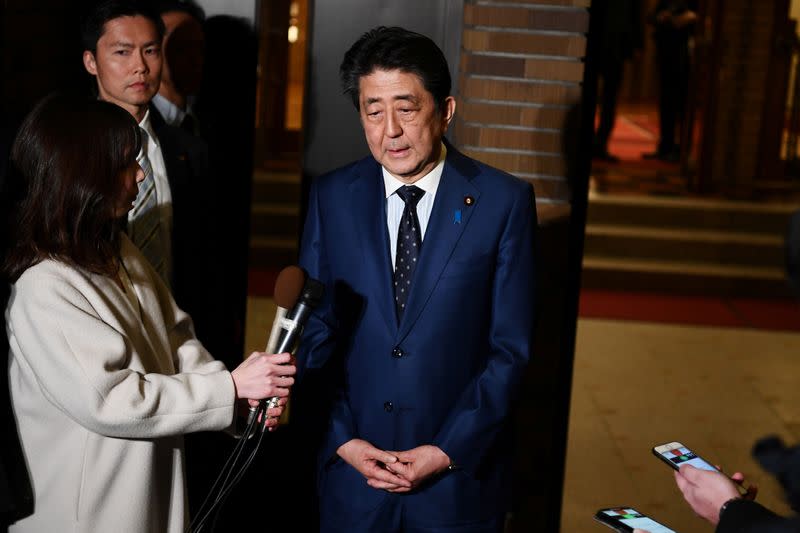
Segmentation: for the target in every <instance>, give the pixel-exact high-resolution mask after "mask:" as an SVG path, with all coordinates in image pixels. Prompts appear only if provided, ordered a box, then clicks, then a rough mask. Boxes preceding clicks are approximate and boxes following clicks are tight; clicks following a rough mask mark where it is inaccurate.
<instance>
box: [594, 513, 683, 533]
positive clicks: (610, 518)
mask: <svg viewBox="0 0 800 533" xmlns="http://www.w3.org/2000/svg"><path fill="white" fill-rule="evenodd" d="M594 519H595V520H597V521H598V522H600V523H601V524H604V525H606V526H608V527H610V528H611V529H613V530H614V531H619V532H630V531H633V530H634V529H636V528H639V529H644V530H646V531H649V532H650V533H676V532H675V530H673V529H670V528H668V527H667V526H665V525H664V524H660V523H658V522H656V521H655V520H653V519H652V518H650V517H649V516H646V515H644V514H642V513H640V512H639V511H637V510H636V509H633V508H632V507H610V508H608V509H600V510H599V511H597V513H595V515H594Z"/></svg>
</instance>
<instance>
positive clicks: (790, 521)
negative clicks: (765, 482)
mask: <svg viewBox="0 0 800 533" xmlns="http://www.w3.org/2000/svg"><path fill="white" fill-rule="evenodd" d="M716 531H717V533H792V532H793V533H797V532H798V531H800V519H798V518H797V517H795V518H784V517H782V516H778V515H776V514H775V513H773V512H772V511H770V510H769V509H767V508H766V507H764V506H763V505H761V504H760V503H756V502H753V501H746V500H737V501H735V502H731V503H729V504H728V507H727V508H726V509H725V512H724V513H722V518H721V519H720V521H719V524H718V525H717V529H716Z"/></svg>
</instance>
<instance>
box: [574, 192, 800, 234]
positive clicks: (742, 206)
mask: <svg viewBox="0 0 800 533" xmlns="http://www.w3.org/2000/svg"><path fill="white" fill-rule="evenodd" d="M797 209H800V205H799V204H796V203H785V204H761V203H755V202H744V201H733V200H722V199H704V198H703V199H701V198H663V197H650V196H628V195H619V194H605V193H597V192H591V193H590V194H589V209H588V213H587V225H590V226H591V225H594V224H606V225H620V226H622V225H629V226H638V227H656V228H688V229H698V230H710V231H723V230H726V231H734V232H740V233H764V234H772V235H783V234H784V233H785V231H786V226H787V224H788V221H789V217H790V215H791V214H792V213H793V212H794V211H796V210H797Z"/></svg>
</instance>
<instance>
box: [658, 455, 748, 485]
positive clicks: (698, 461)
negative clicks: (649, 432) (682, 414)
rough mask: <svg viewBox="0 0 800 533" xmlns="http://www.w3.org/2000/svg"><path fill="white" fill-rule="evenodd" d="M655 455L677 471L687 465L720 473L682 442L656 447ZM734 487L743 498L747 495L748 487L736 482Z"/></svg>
mask: <svg viewBox="0 0 800 533" xmlns="http://www.w3.org/2000/svg"><path fill="white" fill-rule="evenodd" d="M653 455H655V456H656V457H658V458H659V459H661V460H662V461H664V462H665V463H667V464H668V465H669V466H671V467H672V468H674V469H675V470H680V468H681V465H682V464H683V463H686V464H690V465H692V466H693V467H695V468H699V469H701V470H710V471H712V472H719V469H718V468H717V467H715V466H714V465H712V464H711V463H709V462H708V461H706V460H705V459H703V458H702V457H700V456H699V455H697V454H696V453H694V452H693V451H692V450H690V449H689V448H687V447H686V446H684V445H683V444H681V443H680V442H668V443H666V444H661V445H660V446H654V447H653ZM734 485H736V488H737V490H738V491H739V493H740V494H741V495H742V496H744V495H745V494H747V487H744V486H742V485H740V484H739V483H735V482H734Z"/></svg>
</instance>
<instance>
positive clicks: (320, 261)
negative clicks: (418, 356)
mask: <svg viewBox="0 0 800 533" xmlns="http://www.w3.org/2000/svg"><path fill="white" fill-rule="evenodd" d="M319 197H320V194H319V188H318V186H317V184H316V183H315V184H313V185H312V186H311V191H310V193H309V201H308V215H307V217H306V223H305V227H304V230H303V240H302V243H301V245H300V266H301V267H303V268H304V269H305V271H306V272H307V274H308V276H309V277H312V278H314V279H317V280H319V281H321V282H322V283H323V284H324V285H325V290H326V293H325V296H324V298H323V300H322V302H321V304H320V305H319V307H318V308H317V310H316V311H315V312H314V314H312V316H311V317H310V318H309V321H308V324H307V325H306V327H305V329H304V331H303V338H302V340H301V342H300V345H299V349H298V351H297V365H298V380H299V381H300V382H308V381H310V379H308V378H310V377H311V375H312V374H313V373H315V372H321V371H322V369H323V367H325V365H326V364H327V363H328V361H329V359H330V358H331V356H332V354H333V351H334V347H335V345H336V342H335V334H336V327H335V325H336V321H335V318H334V312H333V300H334V297H333V294H332V289H333V280H332V279H331V274H330V269H329V268H328V259H327V250H326V248H325V243H324V242H323V236H322V227H323V220H322V214H321V210H320V205H319ZM328 385H330V384H328ZM336 395H337V396H336V397H335V398H334V399H333V402H332V403H333V405H332V407H331V414H330V419H329V420H330V422H329V423H330V428H329V432H330V434H331V435H330V437H329V438H328V442H329V443H331V444H330V449H325V450H322V457H327V458H330V457H333V456H334V454H335V453H336V450H337V449H338V448H339V446H341V445H342V444H344V443H345V442H347V441H349V440H351V439H353V438H355V436H356V431H355V425H354V422H353V417H352V414H351V413H350V408H349V407H348V405H347V402H346V401H345V399H344V397H343V396H342V395H343V392H342V391H341V390H340V389H339V390H337V392H336Z"/></svg>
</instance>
